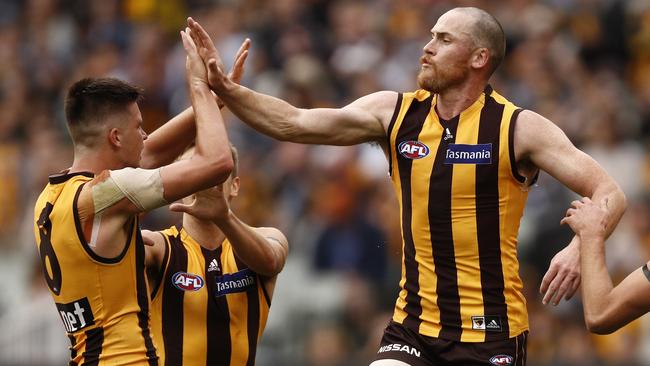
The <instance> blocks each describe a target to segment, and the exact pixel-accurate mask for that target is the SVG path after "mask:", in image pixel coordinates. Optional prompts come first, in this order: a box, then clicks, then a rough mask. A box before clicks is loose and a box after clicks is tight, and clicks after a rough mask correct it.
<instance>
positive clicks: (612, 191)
mask: <svg viewBox="0 0 650 366" xmlns="http://www.w3.org/2000/svg"><path fill="white" fill-rule="evenodd" d="M591 200H592V201H593V202H594V203H596V204H599V205H600V204H601V203H602V202H603V201H605V200H606V202H607V203H606V207H605V208H607V211H608V212H609V216H608V220H607V227H606V235H607V236H606V238H609V236H610V235H611V234H612V232H613V231H614V228H616V225H617V224H618V222H619V221H620V220H621V217H622V216H623V213H625V210H626V209H627V199H626V198H625V194H624V193H623V191H622V190H621V188H620V187H619V186H618V184H616V183H615V182H614V181H613V180H611V181H609V182H608V183H606V184H602V185H600V186H599V187H598V188H597V189H596V190H595V191H594V193H593V195H592V196H591Z"/></svg>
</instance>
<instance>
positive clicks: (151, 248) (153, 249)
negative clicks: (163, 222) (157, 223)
mask: <svg viewBox="0 0 650 366" xmlns="http://www.w3.org/2000/svg"><path fill="white" fill-rule="evenodd" d="M141 233H142V239H143V240H144V241H145V243H147V244H146V245H145V247H144V249H145V265H146V266H147V268H150V269H160V266H161V265H162V260H163V257H164V254H165V239H164V238H163V236H162V235H161V234H160V233H159V232H155V231H149V230H142V231H141Z"/></svg>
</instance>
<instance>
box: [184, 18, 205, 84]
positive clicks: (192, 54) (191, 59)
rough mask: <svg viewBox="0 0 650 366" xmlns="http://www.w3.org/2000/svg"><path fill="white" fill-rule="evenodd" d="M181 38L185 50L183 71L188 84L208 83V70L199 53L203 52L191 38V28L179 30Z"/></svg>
mask: <svg viewBox="0 0 650 366" xmlns="http://www.w3.org/2000/svg"><path fill="white" fill-rule="evenodd" d="M181 39H182V40H183V47H184V48H185V52H187V58H186V59H185V72H186V74H187V82H188V84H189V85H208V72H207V69H206V67H205V64H204V63H203V60H202V57H201V56H200V53H205V51H202V50H201V48H200V47H197V45H196V43H195V42H194V40H193V39H192V36H191V30H190V29H189V28H185V30H182V31H181Z"/></svg>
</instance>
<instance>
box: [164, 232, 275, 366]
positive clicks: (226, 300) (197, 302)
mask: <svg viewBox="0 0 650 366" xmlns="http://www.w3.org/2000/svg"><path fill="white" fill-rule="evenodd" d="M160 233H161V234H162V235H163V236H164V238H165V242H166V244H165V245H166V249H165V256H164V258H163V269H162V275H161V280H160V282H159V284H158V286H157V288H156V289H154V293H153V294H152V309H153V310H152V329H153V331H154V335H155V337H156V340H157V342H158V349H159V353H160V357H161V364H162V365H167V366H176V365H196V366H200V365H224V366H247V365H254V364H255V352H256V349H257V343H258V341H259V339H260V338H261V336H262V332H263V331H264V327H265V325H266V320H267V317H268V313H269V306H270V297H269V296H268V294H267V293H266V290H265V288H264V285H263V282H262V279H261V277H260V276H259V275H257V274H256V273H255V272H253V271H252V270H250V269H249V268H248V267H247V266H246V265H245V264H244V263H242V262H241V261H240V260H239V259H238V258H237V257H236V256H235V253H234V252H233V248H232V246H231V245H230V243H229V242H228V240H225V241H224V242H223V243H222V244H221V246H219V247H218V248H217V249H215V250H208V249H206V248H203V247H201V246H200V245H199V244H198V243H197V242H196V241H195V240H194V239H192V237H191V236H189V235H188V234H187V232H186V231H185V230H182V229H181V231H180V232H179V231H178V230H177V229H176V228H174V227H172V228H169V229H167V230H164V231H161V232H160Z"/></svg>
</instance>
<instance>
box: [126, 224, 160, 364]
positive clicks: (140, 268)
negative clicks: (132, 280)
mask: <svg viewBox="0 0 650 366" xmlns="http://www.w3.org/2000/svg"><path fill="white" fill-rule="evenodd" d="M133 230H135V266H136V272H135V275H136V289H137V294H138V306H139V307H140V311H138V326H139V327H140V330H141V331H142V338H143V340H144V346H145V348H146V355H147V360H148V362H149V365H150V366H157V365H158V355H157V354H156V347H155V346H154V345H153V340H152V339H151V328H150V326H149V292H148V291H147V282H146V281H147V280H146V277H145V270H146V268H145V265H144V241H143V240H142V234H141V233H140V224H139V223H138V220H137V219H135V220H134V223H133V225H132V226H131V231H133Z"/></svg>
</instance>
